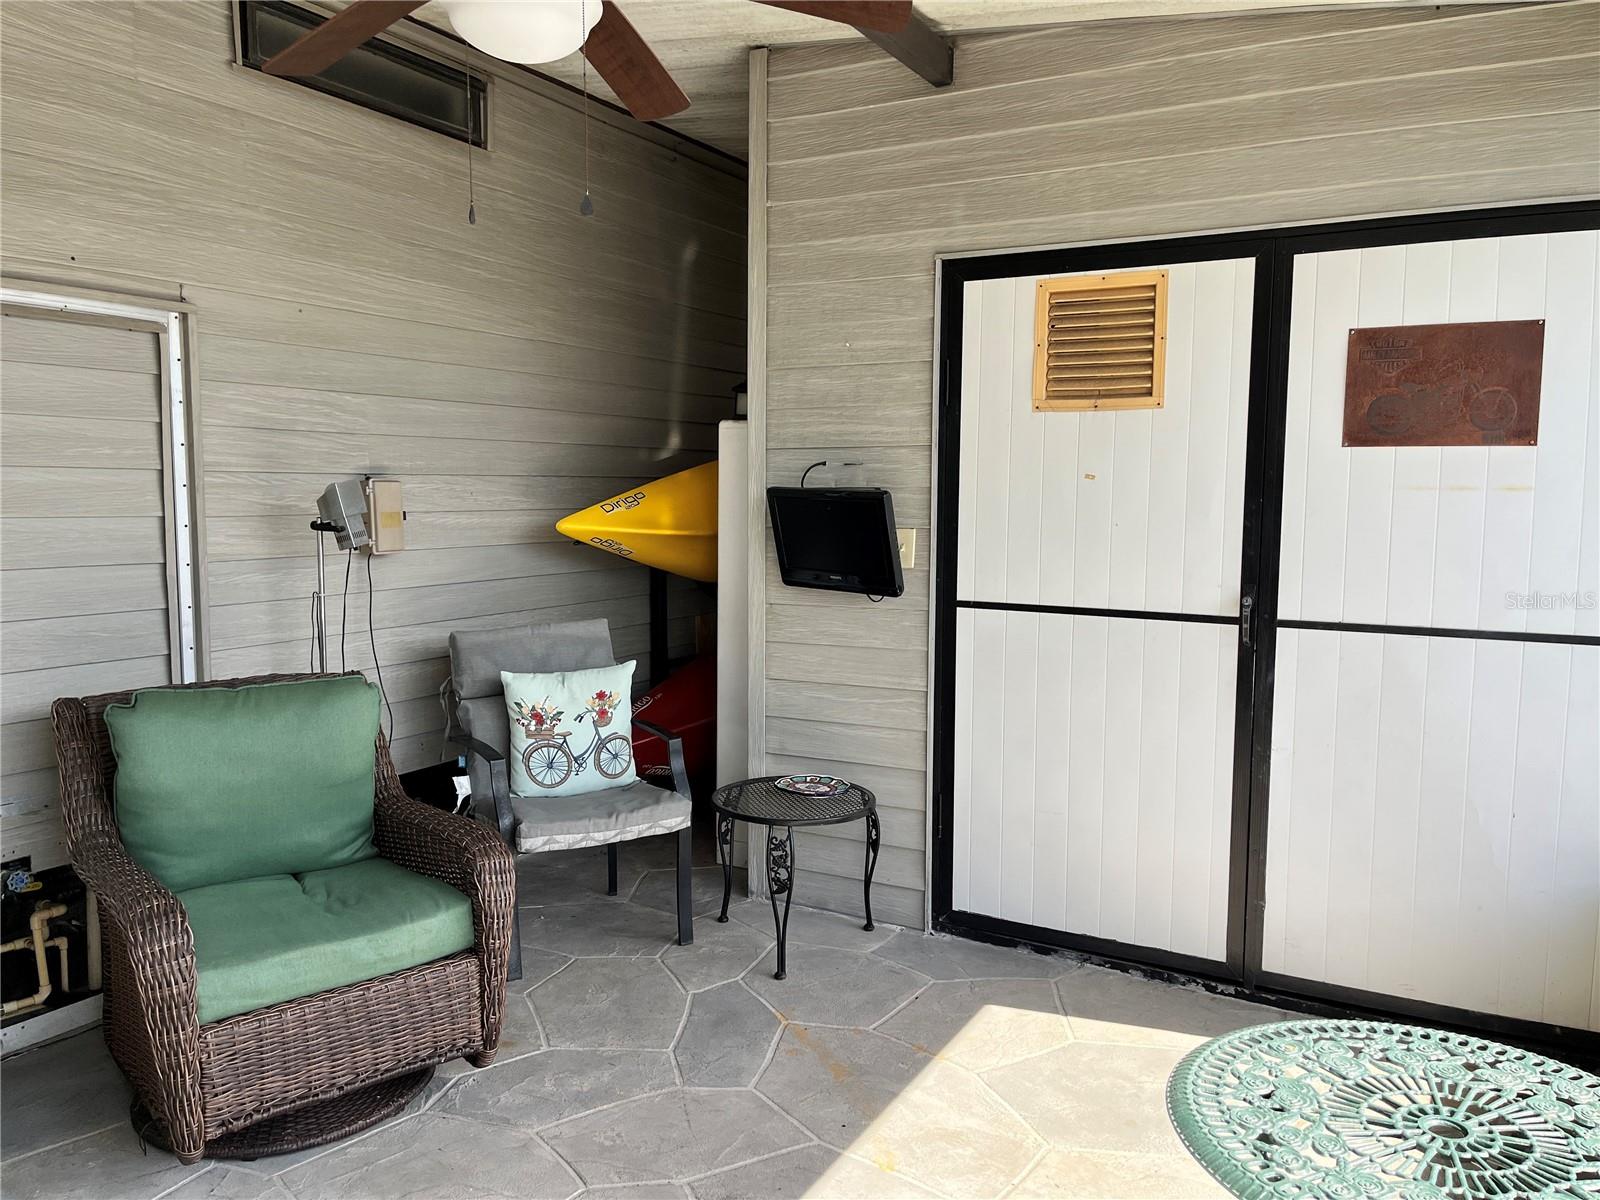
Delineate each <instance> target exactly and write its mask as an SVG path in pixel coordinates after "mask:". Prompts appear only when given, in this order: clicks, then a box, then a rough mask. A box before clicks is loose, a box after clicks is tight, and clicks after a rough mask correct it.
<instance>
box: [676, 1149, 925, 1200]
mask: <svg viewBox="0 0 1600 1200" xmlns="http://www.w3.org/2000/svg"><path fill="white" fill-rule="evenodd" d="M694 1191H695V1195H696V1196H697V1197H699V1200H750V1197H752V1196H759V1197H761V1200H804V1198H805V1197H810V1196H841V1197H842V1196H849V1197H852V1200H878V1198H879V1197H883V1198H884V1200H900V1198H904V1200H919V1198H921V1197H926V1196H933V1195H935V1194H936V1193H934V1192H930V1191H928V1190H927V1189H926V1188H924V1187H921V1186H920V1185H918V1184H915V1183H913V1182H911V1180H909V1179H907V1178H905V1177H904V1176H903V1175H899V1174H897V1173H895V1172H894V1171H888V1170H885V1169H884V1168H882V1167H878V1166H874V1165H873V1164H872V1163H869V1162H863V1161H861V1160H860V1159H859V1158H851V1157H850V1156H849V1155H846V1154H840V1153H839V1152H838V1151H837V1150H833V1149H830V1148H829V1147H826V1146H802V1147H801V1148H800V1149H799V1150H790V1151H787V1152H786V1153H783V1154H777V1155H774V1156H773V1157H771V1158H763V1159H762V1160H761V1161H760V1162H753V1163H747V1164H746V1165H745V1166H742V1167H730V1168H728V1170H726V1171H718V1172H717V1173H716V1174H715V1175H707V1176H705V1177H704V1178H702V1179H696V1180H695V1181H694Z"/></svg>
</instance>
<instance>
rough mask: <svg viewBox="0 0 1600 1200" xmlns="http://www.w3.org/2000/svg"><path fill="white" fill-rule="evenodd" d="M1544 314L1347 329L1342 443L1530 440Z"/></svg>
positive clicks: (1535, 430)
mask: <svg viewBox="0 0 1600 1200" xmlns="http://www.w3.org/2000/svg"><path fill="white" fill-rule="evenodd" d="M1543 367H1544V322H1543V321H1472V322H1462V323H1459V324H1454V325H1384V326H1374V327H1372V328H1369V329H1352V330H1351V331H1350V353H1349V357H1348V359H1347V361H1346V364H1345V376H1344V444H1345V445H1346V446H1533V445H1537V444H1538V440H1539V385H1540V380H1541V377H1542V375H1543Z"/></svg>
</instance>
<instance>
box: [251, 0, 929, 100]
mask: <svg viewBox="0 0 1600 1200" xmlns="http://www.w3.org/2000/svg"><path fill="white" fill-rule="evenodd" d="M426 2H427V0H354V2H353V3H351V4H350V5H349V6H348V7H347V8H345V9H343V10H342V11H340V12H339V13H338V14H337V15H335V16H333V17H331V18H329V19H328V20H327V21H324V22H323V23H322V24H321V25H318V26H317V27H316V28H315V29H313V30H310V31H309V32H307V33H305V34H304V35H302V36H301V37H300V38H299V39H298V40H296V41H295V42H294V43H292V44H291V45H289V46H288V47H286V48H285V49H283V50H281V51H280V52H279V53H277V54H276V55H274V56H273V57H272V58H270V59H268V60H267V61H266V63H264V64H263V65H262V68H261V69H262V70H264V71H266V72H267V73H268V74H270V75H316V74H318V73H320V72H322V71H325V70H327V69H328V68H329V67H331V66H332V65H333V64H334V63H336V62H338V61H339V60H340V59H341V58H343V57H344V56H345V55H346V54H348V53H349V52H350V51H352V50H354V49H355V48H356V47H357V46H359V45H361V44H362V43H363V42H365V41H367V40H368V39H370V38H373V37H376V36H377V35H378V34H380V33H382V32H383V31H384V30H385V29H387V28H389V26H391V25H393V24H394V23H395V22H396V21H399V20H400V19H402V18H403V17H406V16H409V15H410V14H411V13H413V12H415V11H416V10H417V9H419V8H421V7H422V6H423V4H425V3H426ZM755 2H756V3H757V4H765V5H768V6H769V7H771V8H782V9H787V10H788V11H790V12H797V13H804V14H806V15H807V16H813V17H821V18H823V19H824V20H827V21H838V22H840V23H841V24H844V25H851V26H854V27H855V28H858V29H873V30H879V31H882V32H884V33H898V32H900V31H901V30H903V29H904V28H905V27H906V26H907V25H908V24H909V23H910V21H911V3H912V0H755ZM439 3H440V7H441V8H443V9H444V11H445V13H446V15H447V16H448V17H449V18H450V24H451V25H452V26H453V27H454V29H455V31H456V32H457V33H458V34H460V35H461V36H462V37H463V38H464V39H465V40H466V41H467V42H469V43H471V44H472V45H474V46H476V47H477V48H478V49H479V50H482V51H483V52H484V53H486V54H492V55H494V56H495V57H496V58H503V59H506V60H508V61H510V62H521V63H536V62H553V61H555V60H556V59H558V58H565V57H566V56H567V55H568V54H571V53H572V52H573V51H575V50H580V49H581V50H582V51H583V55H584V57H585V58H587V59H588V60H589V62H590V65H592V66H593V67H594V69H595V71H596V72H598V73H599V75H600V78H602V79H604V80H605V81H606V83H607V84H609V85H610V87H611V90H612V91H613V92H615V93H616V94H617V98H618V99H619V100H621V101H622V103H623V104H624V105H626V106H627V109H628V111H629V112H631V113H632V114H633V115H634V116H635V117H637V118H638V119H639V120H641V121H659V120H662V119H663V118H665V117H670V116H673V115H674V114H676V113H680V112H682V111H683V110H684V109H686V108H688V107H689V97H688V96H686V95H684V93H683V89H682V88H680V87H679V86H678V85H677V82H676V81H675V80H674V79H673V78H672V76H671V75H670V74H669V73H668V72H667V69H666V67H664V66H662V64H661V60H660V59H659V58H657V57H656V56H655V53H654V52H653V51H652V50H651V49H650V47H649V46H648V45H647V44H646V43H645V40H644V39H643V38H642V37H640V36H639V33H638V31H637V30H635V29H634V27H633V25H632V24H631V23H630V22H629V21H628V18H627V17H625V16H623V15H622V10H621V9H620V8H618V7H617V6H616V5H615V4H613V3H611V0H439Z"/></svg>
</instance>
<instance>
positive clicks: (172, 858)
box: [106, 676, 379, 892]
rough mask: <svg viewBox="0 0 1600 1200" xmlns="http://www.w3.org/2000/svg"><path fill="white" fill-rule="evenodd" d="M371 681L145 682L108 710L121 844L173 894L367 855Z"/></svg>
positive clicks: (374, 707)
mask: <svg viewBox="0 0 1600 1200" xmlns="http://www.w3.org/2000/svg"><path fill="white" fill-rule="evenodd" d="M378 707H379V698H378V689H377V688H375V687H373V686H372V685H371V684H369V683H368V682H367V681H366V680H364V679H362V678H360V677H359V676H343V677H340V678H337V679H301V680H294V681H290V682H285V683H263V684H252V685H250V686H247V687H240V688H192V689H188V690H177V689H164V688H151V689H148V690H146V691H142V692H136V693H134V695H133V698H132V700H131V701H130V702H129V703H127V704H115V705H112V706H111V707H109V708H107V709H106V727H107V729H109V730H110V733H111V747H112V749H113V751H115V753H116V758H117V775H116V806H117V807H116V811H117V826H118V828H119V829H120V830H121V833H122V842H123V845H124V846H126V847H127V849H128V853H129V854H131V855H132V856H133V857H134V859H135V860H137V861H138V862H139V863H140V864H141V865H142V866H144V867H145V868H146V869H147V870H149V871H150V872H151V873H152V874H153V875H155V877H156V878H157V879H159V880H161V882H162V883H164V884H166V885H167V887H169V888H170V889H172V890H173V891H175V892H180V891H184V890H186V889H188V888H195V887H201V886H204V885H205V884H208V883H223V882H226V881H228V880H233V879H256V878H259V877H261V876H263V875H290V874H296V873H299V872H303V871H319V870H323V869H325V868H328V867H337V866H342V865H344V864H346V863H352V862H360V861H362V860H363V859H368V858H371V857H372V856H373V855H374V854H376V853H377V851H376V850H375V849H374V848H373V845H372V771H373V741H374V739H375V738H376V736H377V732H378Z"/></svg>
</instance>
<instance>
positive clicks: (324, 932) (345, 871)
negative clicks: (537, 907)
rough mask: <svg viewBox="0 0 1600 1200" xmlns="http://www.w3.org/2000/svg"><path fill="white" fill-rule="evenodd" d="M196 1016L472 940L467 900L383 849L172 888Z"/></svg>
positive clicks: (324, 984)
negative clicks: (340, 862) (185, 936)
mask: <svg viewBox="0 0 1600 1200" xmlns="http://www.w3.org/2000/svg"><path fill="white" fill-rule="evenodd" d="M178 899H179V900H181V901H182V902H183V907H184V908H185V910H187V912H188V914H189V929H190V931H191V932H192V933H193V934H194V959H195V971H196V973H197V975H198V977H199V992H200V997H199V999H200V1023H201V1024H202V1025H207V1024H210V1023H211V1022H212V1021H220V1020H222V1019H223V1018H224V1017H231V1016H234V1015H236V1014H238V1013H242V1012H250V1011H251V1010H252V1009H257V1008H265V1007H266V1006H267V1005H269V1004H280V1003H282V1002H283V1001H285V1000H293V999H295V998H296V997H297V996H312V995H315V994H316V993H318V992H325V991H327V990H328V989H329V988H336V987H343V986H344V985H345V984H347V983H360V982H361V981H362V980H363V979H372V978H375V977H376V976H379V975H384V974H387V973H388V972H390V971H402V970H404V969H405V968H407V967H415V966H418V965H419V964H421V963H425V962H432V961H433V960H434V959H436V958H444V957H446V956H447V955H451V954H455V953H458V952H459V951H462V950H468V949H471V947H472V945H473V933H472V902H471V901H470V900H468V899H467V898H466V897H465V896H463V895H462V894H461V893H460V892H458V891H456V890H455V888H453V887H451V886H450V885H449V884H446V883H441V882H439V880H437V879H432V878H429V877H428V876H426V875H418V874H416V873H414V872H412V871H408V870H406V869H405V868H404V867H400V866H396V865H395V864H394V863H392V862H390V861H389V860H388V859H384V858H369V859H366V860H364V861H362V862H357V863H349V864H347V865H345V866H342V867H332V868H330V869H328V870H325V871H308V872H306V873H305V874H303V875H268V876H266V877H264V878H261V879H241V880H236V881H233V882H230V883H213V884H210V885H208V886H206V887H197V888H191V889H189V890H188V891H184V892H179V893H178Z"/></svg>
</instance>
